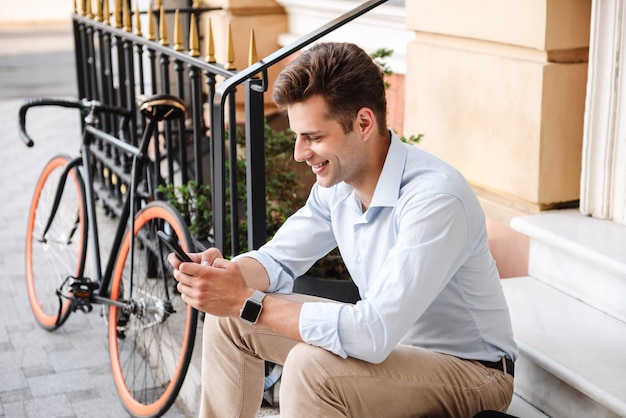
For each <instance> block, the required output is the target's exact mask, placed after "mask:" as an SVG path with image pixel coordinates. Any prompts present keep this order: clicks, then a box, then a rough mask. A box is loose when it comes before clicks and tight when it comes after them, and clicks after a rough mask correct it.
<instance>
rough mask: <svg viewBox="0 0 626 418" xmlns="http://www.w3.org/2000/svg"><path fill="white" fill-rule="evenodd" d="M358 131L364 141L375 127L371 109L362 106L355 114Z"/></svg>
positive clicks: (374, 117)
mask: <svg viewBox="0 0 626 418" xmlns="http://www.w3.org/2000/svg"><path fill="white" fill-rule="evenodd" d="M356 123H357V129H358V133H359V134H360V135H361V137H362V138H363V140H364V141H367V140H368V139H369V138H370V137H371V136H372V133H373V132H374V130H375V129H376V116H375V115H374V112H373V111H372V109H370V108H368V107H362V108H361V109H359V111H358V112H357V114H356Z"/></svg>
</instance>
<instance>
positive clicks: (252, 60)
mask: <svg viewBox="0 0 626 418" xmlns="http://www.w3.org/2000/svg"><path fill="white" fill-rule="evenodd" d="M258 60H259V58H258V57H257V52H256V40H255V38H254V29H252V30H251V31H250V53H249V54H248V65H252V64H254V63H255V62H257V61H258ZM252 78H259V75H258V74H256V75H255V76H253V77H252Z"/></svg>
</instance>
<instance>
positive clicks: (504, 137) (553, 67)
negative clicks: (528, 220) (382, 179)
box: [405, 0, 591, 212]
mask: <svg viewBox="0 0 626 418" xmlns="http://www.w3.org/2000/svg"><path fill="white" fill-rule="evenodd" d="M406 8H407V25H408V26H409V28H410V29H413V30H415V32H416V40H415V41H414V42H412V43H411V44H410V46H409V50H408V58H407V79H406V92H407V97H406V109H407V111H410V112H412V117H411V118H405V131H408V132H412V131H419V132H422V133H424V135H425V136H424V139H423V142H422V145H421V146H422V147H423V148H425V149H426V150H428V151H431V152H433V153H434V154H437V155H439V156H441V157H442V158H444V159H445V160H447V161H449V162H450V163H452V164H453V165H455V166H456V167H458V168H459V169H460V170H461V171H462V172H463V174H464V175H465V176H466V177H467V178H468V180H470V182H472V183H473V184H474V185H476V186H478V187H480V188H483V189H486V190H489V191H491V192H495V193H501V194H502V195H511V196H513V197H514V198H516V199H519V200H520V201H521V202H523V203H524V204H525V209H524V210H526V211H529V212H532V211H536V210H541V209H546V208H549V207H552V206H553V205H557V204H560V203H562V202H568V201H575V200H577V199H578V197H579V188H580V186H579V184H580V161H581V146H582V132H583V118H584V101H585V88H586V78H587V63H586V60H587V48H588V45H589V22H590V8H591V1H590V0H572V1H567V0H515V1H508V2H502V1H499V0H472V1H465V0H443V1H438V2H430V1H426V0H414V1H410V2H407V3H406ZM518 203H519V202H518Z"/></svg>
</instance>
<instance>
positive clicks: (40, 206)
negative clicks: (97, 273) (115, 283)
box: [26, 156, 87, 330]
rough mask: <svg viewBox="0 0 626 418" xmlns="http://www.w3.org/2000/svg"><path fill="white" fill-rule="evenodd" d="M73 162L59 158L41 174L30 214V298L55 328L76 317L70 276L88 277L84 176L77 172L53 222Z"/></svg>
mask: <svg viewBox="0 0 626 418" xmlns="http://www.w3.org/2000/svg"><path fill="white" fill-rule="evenodd" d="M68 160H69V158H68V157H66V156H56V157H54V158H52V159H51V160H50V161H49V162H48V164H46V166H45V168H44V170H43V172H42V173H41V175H40V176H39V180H38V181H37V185H36V186H35V193H34V195H33V199H32V203H31V206H30V210H29V214H28V224H27V230H26V287H27V290H28V300H29V301H30V306H31V309H32V311H33V313H34V314H35V318H36V319H37V322H38V323H39V325H41V326H42V327H44V328H46V329H48V330H52V329H55V328H57V327H59V326H61V325H62V324H63V322H65V320H66V319H67V317H68V316H69V314H70V313H71V309H70V307H71V304H70V300H69V299H68V298H65V299H63V298H61V297H59V296H58V295H57V290H61V293H63V294H64V295H68V294H69V291H68V289H67V287H66V286H65V284H66V279H67V278H68V277H78V276H80V275H82V268H83V266H84V262H85V252H86V248H87V215H86V209H85V205H84V190H85V189H84V187H85V186H84V183H83V179H82V176H81V175H80V172H79V171H78V170H77V169H72V170H71V171H70V172H69V175H68V177H67V179H66V181H65V185H64V187H63V189H62V190H60V193H61V195H60V196H61V197H60V201H59V206H58V209H57V211H56V213H55V215H54V218H53V220H52V223H51V224H50V227H49V228H48V231H47V232H45V236H44V228H45V227H46V224H47V223H48V222H49V219H50V216H51V213H52V208H53V204H54V200H55V197H56V196H57V191H59V190H58V186H59V179H60V178H61V175H62V173H63V171H64V169H65V167H66V165H67V162H68Z"/></svg>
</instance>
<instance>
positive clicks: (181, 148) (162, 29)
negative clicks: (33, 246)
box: [73, 0, 386, 255]
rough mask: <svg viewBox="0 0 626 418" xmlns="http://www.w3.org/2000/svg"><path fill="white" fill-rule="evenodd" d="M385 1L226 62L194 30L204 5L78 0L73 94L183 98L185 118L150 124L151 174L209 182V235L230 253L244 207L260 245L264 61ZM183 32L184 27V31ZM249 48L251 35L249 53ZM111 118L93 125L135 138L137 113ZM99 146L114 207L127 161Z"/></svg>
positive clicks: (112, 99)
mask: <svg viewBox="0 0 626 418" xmlns="http://www.w3.org/2000/svg"><path fill="white" fill-rule="evenodd" d="M385 1H386V0H375V1H374V0H372V1H367V2H364V3H363V4H361V5H359V6H358V7H356V8H355V9H354V10H352V11H351V12H349V13H346V14H344V15H343V16H340V17H339V18H337V19H335V20H333V21H332V22H329V23H328V24H326V25H325V26H323V27H321V28H320V29H318V30H316V31H315V32H312V33H311V34H309V35H307V36H305V37H303V38H301V39H300V40H298V41H296V42H294V43H292V44H290V45H287V46H286V47H284V48H282V49H280V50H278V51H276V52H274V53H273V54H271V55H269V56H267V57H266V58H264V59H262V60H260V61H256V62H251V63H250V65H249V66H248V67H247V68H245V69H243V70H241V71H236V70H234V69H232V67H233V63H229V62H227V63H223V64H219V63H216V62H215V59H214V58H213V56H212V43H213V35H212V33H210V31H207V33H205V34H204V35H205V36H204V39H202V40H201V37H200V36H199V31H198V27H199V22H200V21H201V20H200V18H201V16H202V14H203V13H206V12H208V11H210V10H212V9H209V8H201V7H193V6H191V7H188V8H180V9H176V10H169V9H165V8H163V7H160V8H159V9H158V10H135V11H132V10H131V9H130V4H129V3H130V2H129V1H126V0H124V1H123V2H116V8H115V10H114V11H113V12H109V11H108V1H107V0H103V1H101V0H97V1H96V5H97V7H96V10H95V12H94V11H93V10H91V1H89V0H88V1H83V2H82V7H81V8H80V10H77V11H75V13H74V15H73V25H74V40H75V53H76V66H77V68H76V70H77V81H78V93H79V97H80V98H88V99H97V100H100V101H102V102H103V103H106V104H109V105H114V106H119V107H123V108H126V109H128V110H129V111H131V112H132V111H134V110H135V109H136V102H137V101H138V99H139V98H140V97H141V96H143V95H154V94H172V95H176V96H178V97H180V98H181V99H183V100H184V101H185V103H186V104H187V115H186V117H185V119H184V120H182V119H181V120H180V121H174V122H172V121H168V122H164V123H163V124H162V126H160V128H159V130H158V132H156V133H155V141H154V144H155V146H153V147H152V148H151V158H152V159H153V160H154V161H155V162H156V164H155V165H154V166H153V167H152V169H151V170H152V171H151V173H150V175H152V176H155V177H154V178H155V179H157V180H158V181H159V182H162V183H169V184H174V185H182V184H186V183H187V182H188V181H189V180H194V181H196V183H198V184H208V185H210V190H211V193H212V196H211V198H212V208H213V228H214V231H213V240H214V243H213V244H214V245H215V246H216V247H218V248H220V249H221V250H222V252H223V253H224V254H225V255H234V254H236V253H238V252H239V250H240V249H239V248H238V242H237V241H238V240H237V239H232V240H230V241H231V247H230V248H225V245H226V242H227V240H226V237H227V231H229V233H230V234H231V235H230V236H232V237H237V236H238V234H239V232H238V228H239V225H240V221H241V219H240V217H241V216H240V213H245V216H247V221H248V247H249V248H258V247H259V246H260V245H262V244H263V243H264V242H265V239H266V232H265V228H266V226H265V225H266V222H265V216H266V211H265V206H266V201H265V153H264V125H265V120H264V100H263V96H264V94H265V93H266V92H267V90H268V88H269V86H268V77H267V69H268V68H269V67H271V66H273V65H275V64H277V63H279V62H280V61H282V60H283V59H284V58H286V57H288V56H290V55H291V54H293V53H295V52H297V51H299V50H301V49H302V48H304V47H305V46H307V45H309V44H311V43H312V42H315V41H316V40H318V39H320V38H321V37H323V36H324V35H326V34H328V33H329V32H331V31H333V30H335V29H337V28H338V27H341V26H343V25H344V24H346V23H348V22H350V21H351V20H353V19H355V18H357V17H358V16H361V15H362V14H364V13H366V12H367V11H369V10H371V9H373V8H374V7H376V6H378V5H379V4H382V3H384V2H385ZM194 3H195V2H194ZM119 9H121V10H119ZM172 15H173V16H174V30H173V39H172V40H170V39H169V36H168V33H169V31H168V29H169V28H168V25H167V21H168V20H169V21H171V18H168V16H169V17H171V16H172ZM183 26H184V27H185V28H186V29H185V31H183V30H182V29H181V28H182V27H183ZM156 28H158V32H159V36H158V37H157V36H156V33H155V32H156V30H157V29H156ZM183 32H187V33H188V36H185V39H182V38H183V37H182V35H181V34H182V33H183ZM201 41H202V42H201ZM201 51H204V52H205V53H204V54H203V53H202V52H201ZM255 54H256V51H254V45H251V56H255ZM203 55H204V57H203ZM237 89H242V90H243V94H244V97H245V106H244V116H243V117H241V116H240V118H242V119H243V120H237V112H236V108H237V106H236V102H235V92H236V90H237ZM205 109H209V111H208V112H205ZM205 115H208V117H205ZM116 124H117V122H116V120H114V119H113V118H111V119H107V118H103V119H102V120H101V121H100V124H99V126H98V128H99V129H101V130H102V131H104V132H106V133H108V134H110V135H114V136H118V137H120V136H122V137H124V139H125V140H127V141H129V142H131V143H136V142H137V138H138V137H139V135H140V134H141V132H142V129H143V125H142V124H143V122H142V120H141V118H139V117H138V116H134V117H133V119H132V121H131V123H130V128H129V129H128V130H127V132H122V133H121V132H120V127H119V126H116ZM236 126H243V127H244V132H245V138H246V140H245V145H246V179H245V181H246V189H247V202H245V206H246V207H245V208H241V209H243V210H240V208H239V207H238V206H239V202H238V201H237V190H236V187H237V180H238V179H237V164H236V158H237V150H236V147H237V141H236V130H235V129H234V127H236ZM228 127H233V129H227V128H228ZM101 148H102V149H101V150H100V152H98V153H97V154H96V156H97V157H96V158H97V161H95V165H96V167H98V168H99V169H98V173H99V174H98V175H99V176H100V177H101V178H100V180H101V183H102V185H103V189H104V190H105V192H104V193H100V194H99V196H98V197H99V198H101V199H103V200H104V201H106V202H108V203H106V205H107V206H108V207H109V208H110V209H111V210H113V211H114V210H115V207H116V199H118V197H119V196H121V195H122V194H123V193H124V190H123V188H124V187H126V186H125V185H126V184H127V182H126V181H125V178H126V177H125V176H127V173H128V172H129V166H128V162H126V161H124V158H123V155H120V154H119V153H118V152H117V151H116V150H114V149H106V148H105V146H102V147H101ZM145 197H146V198H147V199H150V198H159V196H158V194H157V193H156V191H154V190H149V191H147V192H146V194H145ZM227 198H228V199H229V202H228V204H227ZM227 208H228V210H229V211H230V216H229V217H227V216H226V210H227ZM227 219H230V222H229V224H228V225H227V222H226V220H227Z"/></svg>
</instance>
